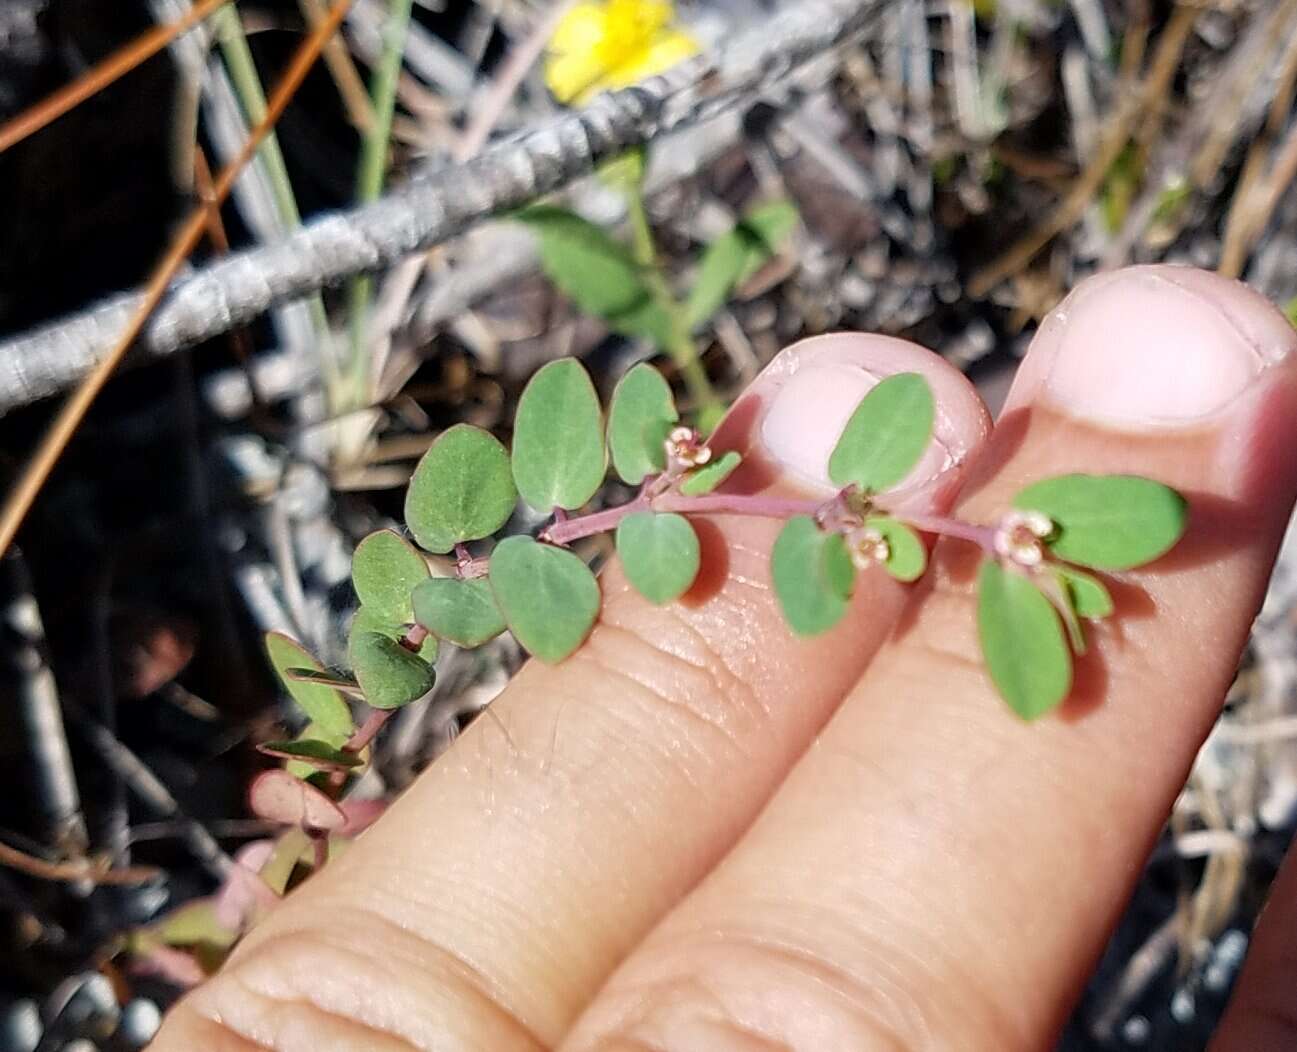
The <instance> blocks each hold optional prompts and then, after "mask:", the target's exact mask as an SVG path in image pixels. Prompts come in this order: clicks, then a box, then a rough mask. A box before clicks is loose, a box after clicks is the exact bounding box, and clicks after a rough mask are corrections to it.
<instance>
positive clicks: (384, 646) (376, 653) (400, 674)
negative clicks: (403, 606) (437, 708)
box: [347, 629, 436, 709]
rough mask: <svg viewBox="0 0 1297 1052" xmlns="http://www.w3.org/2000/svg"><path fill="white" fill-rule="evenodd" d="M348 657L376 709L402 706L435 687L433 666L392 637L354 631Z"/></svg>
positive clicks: (370, 702) (366, 697) (362, 688)
mask: <svg viewBox="0 0 1297 1052" xmlns="http://www.w3.org/2000/svg"><path fill="white" fill-rule="evenodd" d="M347 656H348V657H349V658H350V659H351V664H352V665H353V666H354V668H355V670H356V679H357V680H358V681H359V682H360V688H361V690H363V691H364V692H365V700H366V701H367V702H368V703H369V704H370V705H372V706H373V707H374V708H376V709H399V708H401V706H403V705H408V704H410V702H412V701H418V700H419V699H420V698H421V697H423V696H424V695H425V694H427V693H428V691H430V690H432V684H433V682H434V681H435V679H436V675H435V673H434V672H433V669H432V666H431V665H429V664H428V663H427V662H426V661H424V660H423V659H422V658H421V657H419V655H417V654H414V653H411V652H410V651H409V650H406V649H405V647H403V646H401V644H400V643H398V642H396V640H394V639H392V638H391V637H390V636H386V635H383V634H382V633H380V632H369V631H365V630H363V629H362V630H361V631H356V630H355V629H353V630H352V633H351V639H350V640H349V641H348V643H347Z"/></svg>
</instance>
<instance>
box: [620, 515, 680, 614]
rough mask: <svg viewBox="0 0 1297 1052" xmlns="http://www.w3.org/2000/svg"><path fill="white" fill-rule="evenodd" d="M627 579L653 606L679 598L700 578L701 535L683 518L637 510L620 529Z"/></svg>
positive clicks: (622, 555)
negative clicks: (699, 545) (699, 543)
mask: <svg viewBox="0 0 1297 1052" xmlns="http://www.w3.org/2000/svg"><path fill="white" fill-rule="evenodd" d="M617 554H618V555H619V556H621V564H622V569H623V570H624V571H625V572H626V579H627V580H628V581H630V583H631V584H632V585H633V586H634V588H635V590H636V591H637V592H639V594H640V595H642V596H643V597H644V598H645V599H647V600H648V601H649V602H650V603H657V604H658V605H661V604H663V603H669V602H671V601H672V600H673V599H679V598H680V596H682V595H684V594H685V592H687V591H689V586H690V585H691V584H693V583H694V578H696V577H697V576H698V563H699V547H698V534H696V533H695V532H694V528H693V527H692V526H690V525H689V520H688V519H686V518H685V517H684V516H683V515H676V514H673V513H670V512H668V513H666V514H658V513H657V512H652V511H637V512H635V513H634V514H633V515H627V516H626V518H624V519H622V521H621V523H620V524H619V525H618V527H617Z"/></svg>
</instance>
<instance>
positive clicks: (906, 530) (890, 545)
mask: <svg viewBox="0 0 1297 1052" xmlns="http://www.w3.org/2000/svg"><path fill="white" fill-rule="evenodd" d="M865 526H866V528H868V529H874V530H877V531H878V532H879V533H881V534H882V535H883V540H885V541H886V542H887V549H888V555H887V561H886V562H885V563H883V568H884V569H885V570H886V571H887V572H888V573H889V574H891V575H892V576H893V577H895V578H896V579H897V580H898V581H917V580H918V579H919V578H920V577H922V576H923V571H924V570H925V569H927V566H928V549H927V548H925V547H924V546H923V541H922V540H920V539H919V535H918V534H917V533H915V532H914V531H913V530H912V529H910V527H908V526H906V525H905V523H903V522H898V521H897V520H896V519H893V518H890V517H889V516H886V515H873V516H870V517H869V518H867V519H866V520H865Z"/></svg>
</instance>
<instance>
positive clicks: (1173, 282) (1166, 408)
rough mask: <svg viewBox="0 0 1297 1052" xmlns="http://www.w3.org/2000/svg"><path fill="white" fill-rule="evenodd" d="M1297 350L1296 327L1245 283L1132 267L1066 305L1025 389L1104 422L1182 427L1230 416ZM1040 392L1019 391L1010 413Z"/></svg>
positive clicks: (1040, 347)
mask: <svg viewBox="0 0 1297 1052" xmlns="http://www.w3.org/2000/svg"><path fill="white" fill-rule="evenodd" d="M1294 344H1297V332H1295V331H1294V329H1293V327H1292V326H1291V325H1290V324H1288V322H1287V319H1285V318H1284V317H1283V316H1282V315H1281V314H1280V313H1279V312H1278V311H1277V310H1276V309H1275V308H1274V307H1273V306H1272V305H1271V304H1269V303H1268V302H1267V301H1266V300H1265V299H1264V298H1263V297H1262V296H1261V295H1260V294H1258V293H1256V292H1254V291H1253V290H1251V289H1249V288H1247V286H1245V285H1243V284H1241V283H1239V282H1236V281H1231V280H1229V279H1227V278H1222V277H1219V276H1218V275H1215V274H1211V273H1208V272H1206V271H1200V270H1193V269H1190V268H1186V267H1171V266H1156V267H1133V268H1130V269H1129V270H1124V271H1119V272H1116V273H1114V274H1109V275H1103V276H1100V277H1098V278H1092V279H1090V281H1088V282H1086V283H1085V284H1083V285H1081V286H1080V287H1079V288H1078V289H1077V290H1076V291H1075V292H1074V293H1073V294H1072V295H1071V296H1070V297H1068V299H1066V300H1065V301H1064V302H1063V303H1062V304H1061V305H1060V306H1059V308H1058V309H1057V310H1056V311H1055V312H1054V313H1053V314H1052V315H1051V316H1050V317H1049V319H1047V321H1046V323H1045V324H1044V325H1042V326H1041V330H1040V333H1039V334H1038V335H1037V337H1036V341H1035V342H1034V343H1033V345H1032V348H1031V351H1030V353H1029V354H1028V361H1027V362H1025V363H1024V367H1023V373H1024V376H1023V381H1024V384H1023V386H1031V387H1036V386H1039V389H1040V390H1039V393H1040V394H1042V395H1043V396H1044V397H1045V398H1046V399H1047V400H1048V401H1050V402H1053V403H1055V404H1057V405H1058V406H1059V408H1062V409H1063V410H1065V411H1066V412H1068V413H1069V414H1071V415H1074V416H1078V417H1083V418H1086V419H1089V420H1093V421H1096V422H1099V423H1103V424H1109V425H1113V426H1118V427H1135V428H1150V427H1152V428H1156V427H1159V426H1182V425H1185V424H1188V423H1192V422H1194V421H1199V420H1204V419H1206V418H1210V417H1212V416H1214V415H1215V414H1217V413H1218V412H1220V411H1221V410H1223V409H1224V408H1225V407H1226V406H1228V405H1229V404H1230V403H1232V402H1233V401H1235V400H1236V399H1237V398H1238V397H1239V396H1240V395H1241V394H1243V392H1245V391H1246V390H1247V389H1248V388H1249V387H1250V386H1251V385H1252V383H1253V381H1254V380H1255V379H1256V378H1257V377H1258V376H1259V375H1260V374H1261V373H1263V372H1264V371H1265V370H1266V369H1267V368H1268V367H1269V366H1271V365H1273V364H1274V363H1275V362H1278V361H1279V360H1281V359H1282V358H1283V357H1284V356H1285V355H1287V354H1288V353H1289V352H1290V351H1291V350H1292V349H1293V346H1294ZM1033 374H1034V377H1033ZM1033 379H1035V381H1036V382H1035V383H1033ZM1015 386H1018V385H1017V384H1015ZM1035 393H1036V392H1034V391H1033V392H1027V391H1021V392H1015V394H1016V395H1018V397H1014V398H1012V399H1011V404H1018V403H1021V402H1022V401H1023V400H1024V398H1023V395H1027V394H1031V395H1034V394H1035Z"/></svg>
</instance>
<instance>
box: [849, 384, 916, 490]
mask: <svg viewBox="0 0 1297 1052" xmlns="http://www.w3.org/2000/svg"><path fill="white" fill-rule="evenodd" d="M935 418H936V405H935V403H934V401H933V398H932V388H931V387H929V386H928V381H927V380H925V379H924V378H923V377H922V376H920V375H919V374H918V373H897V374H896V375H894V376H889V377H888V378H887V379H886V380H883V381H882V382H881V383H880V384H878V385H877V386H876V387H874V388H873V389H872V390H871V391H870V392H869V393H868V394H867V395H865V397H864V398H863V399H862V400H861V402H860V404H859V405H858V406H856V410H855V412H853V413H852V414H851V418H850V419H849V420H848V421H847V426H846V428H845V429H844V430H843V432H842V437H841V438H839V439H838V444H837V445H836V446H834V447H833V453H832V454H831V455H830V456H829V478H830V479H832V480H833V481H834V482H835V483H836V484H837V485H839V486H849V485H852V484H853V483H854V484H855V485H857V486H859V487H860V488H861V489H862V490H863V491H865V492H866V493H879V492H881V491H883V490H885V489H889V488H891V487H892V486H895V485H896V484H897V483H898V482H900V481H901V480H902V479H904V478H905V476H906V475H908V474H909V473H910V471H911V470H913V468H914V465H915V464H917V463H918V462H919V458H920V457H921V456H923V451H924V450H925V449H927V448H928V442H929V441H930V440H931V438H932V425H933V421H934V420H935Z"/></svg>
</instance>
